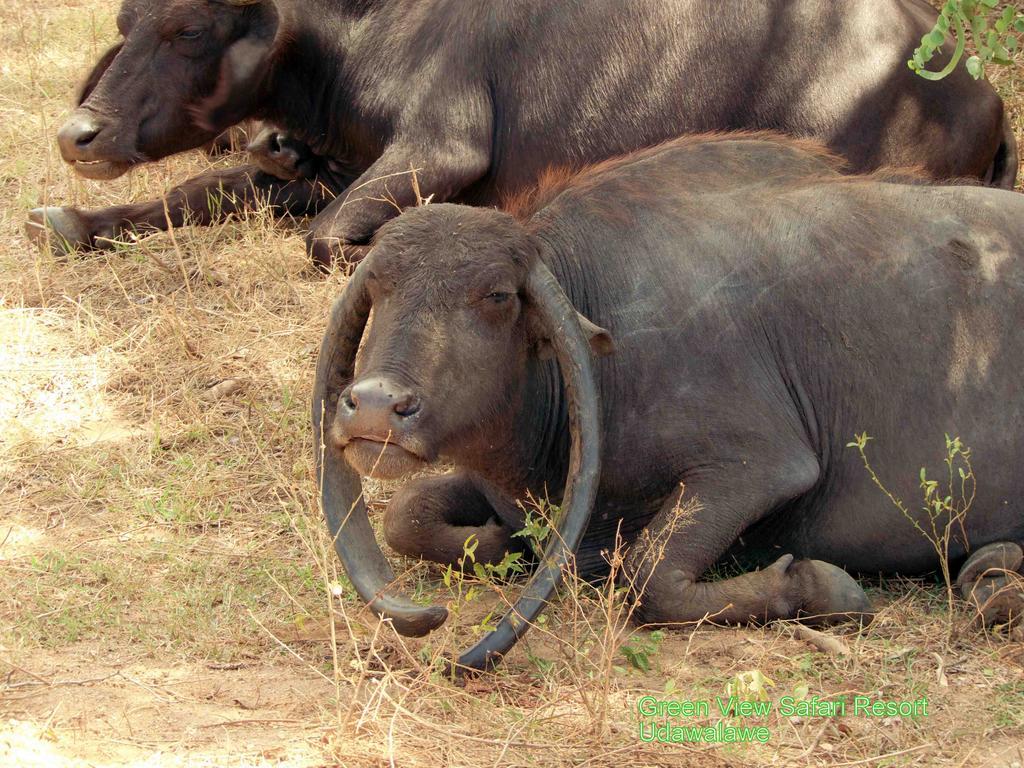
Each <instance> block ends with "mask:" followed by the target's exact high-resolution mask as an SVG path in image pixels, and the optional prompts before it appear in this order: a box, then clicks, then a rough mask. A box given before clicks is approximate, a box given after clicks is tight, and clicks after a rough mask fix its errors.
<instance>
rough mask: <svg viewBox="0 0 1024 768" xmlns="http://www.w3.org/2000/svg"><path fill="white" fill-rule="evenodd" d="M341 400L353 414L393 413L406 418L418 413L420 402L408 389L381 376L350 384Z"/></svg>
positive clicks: (400, 417)
mask: <svg viewBox="0 0 1024 768" xmlns="http://www.w3.org/2000/svg"><path fill="white" fill-rule="evenodd" d="M342 400H343V401H344V405H345V407H346V408H347V409H348V410H349V411H351V412H352V413H353V414H355V413H361V414H363V415H369V414H372V413H378V414H384V413H387V414H389V415H390V414H394V415H395V416H397V417H398V418H399V419H407V418H409V417H410V416H414V415H415V414H417V413H419V411H420V408H421V407H422V403H421V402H420V399H419V398H418V397H416V395H414V394H413V393H412V392H410V391H409V390H408V389H405V388H403V387H400V386H398V385H397V384H395V383H394V382H391V381H388V380H387V379H382V378H376V377H375V378H370V379H365V380H363V381H361V382H359V383H358V384H354V385H352V386H351V387H350V388H349V389H348V390H347V391H346V392H345V394H344V396H343V398H342Z"/></svg>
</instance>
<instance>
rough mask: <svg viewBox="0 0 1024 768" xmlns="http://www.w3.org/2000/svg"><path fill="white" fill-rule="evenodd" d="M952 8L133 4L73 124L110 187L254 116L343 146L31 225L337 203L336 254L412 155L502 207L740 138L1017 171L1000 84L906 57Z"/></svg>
mask: <svg viewBox="0 0 1024 768" xmlns="http://www.w3.org/2000/svg"><path fill="white" fill-rule="evenodd" d="M934 19H935V12H934V10H932V9H931V8H929V7H928V5H927V3H925V2H923V0H849V1H848V2H844V3H838V4H837V3H835V2H832V0H795V1H794V0H765V1H764V2H758V3H751V2H749V0H723V1H720V2H715V3H707V2H700V1H699V0H631V2H628V3H624V2H620V0H589V1H588V2H584V3H580V2H570V1H569V0H521V1H520V2H515V3H509V2H500V3H498V2H493V3H487V2H478V3H467V2H464V0H358V1H357V0H334V1H333V2H328V0H317V1H316V2H305V3H298V2H295V0H188V1H186V0H157V1H154V0H124V3H123V5H122V7H121V11H120V13H119V15H118V28H119V29H120V31H121V32H122V34H123V35H124V40H123V42H121V43H118V44H117V45H116V46H115V47H114V48H113V49H111V50H110V51H109V52H108V53H107V54H106V55H105V56H103V58H102V59H101V60H100V62H99V63H98V64H97V66H96V69H95V71H94V72H93V74H92V75H91V76H90V78H89V86H88V88H87V95H86V96H85V98H84V101H83V102H82V103H81V105H80V106H79V108H78V109H76V110H75V112H74V113H73V114H72V115H71V117H70V119H69V120H68V121H67V122H66V123H65V125H64V127H63V128H61V130H60V133H59V144H60V149H61V154H62V155H63V157H64V159H65V160H67V161H68V162H69V163H72V164H73V165H74V167H75V169H76V170H77V171H78V172H79V173H81V174H82V175H84V176H87V177H89V178H98V179H106V178H112V177H114V176H117V175H119V174H121V173H124V172H125V171H126V170H127V169H129V168H130V167H131V166H133V165H135V164H136V163H140V162H145V161H148V160H154V159H157V158H161V157H165V156H167V155H169V154H172V153H174V152H180V151H182V150H186V149H189V148H192V147H197V146H200V145H201V144H203V143H204V142H207V141H209V140H211V139H212V138H213V137H214V136H216V135H217V134H218V133H219V132H220V131H222V130H224V129H225V128H227V127H228V126H230V125H232V124H234V123H237V122H238V121H240V120H242V119H244V118H247V117H256V118H261V119H264V120H267V121H269V122H271V123H273V124H276V125H279V126H282V127H283V128H284V129H285V130H286V131H287V132H288V134H289V136H290V137H291V141H293V142H300V143H304V144H305V145H306V146H307V147H308V148H309V150H310V151H311V152H313V153H315V154H316V155H317V156H318V157H319V158H321V160H320V162H318V163H316V164H315V165H316V166H317V170H318V171H319V175H317V176H315V177H310V176H308V175H305V174H299V175H298V178H289V179H288V180H286V181H284V182H282V180H280V179H279V178H277V176H275V175H274V174H273V173H270V174H268V173H266V172H264V171H261V170H260V169H259V168H258V167H256V166H247V167H241V168H236V169H233V170H229V171H218V172H214V173H208V174H204V175H202V176H199V177H197V178H195V179H193V180H191V181H189V182H187V183H186V184H185V185H183V186H182V187H180V188H177V189H175V190H173V191H172V192H171V193H170V194H169V196H168V200H167V206H166V209H165V206H164V203H163V201H157V202H155V203H144V204H139V205H127V206H118V207H116V208H110V209H103V210H96V211H83V210H78V209H74V208H50V209H37V210H36V211H33V212H32V214H31V216H30V223H29V232H30V234H31V235H32V236H33V237H36V238H37V239H39V238H41V239H43V240H44V241H45V242H47V243H49V244H50V247H54V248H56V249H57V250H58V251H60V250H63V249H65V248H67V247H76V248H77V247H85V248H88V247H102V246H103V245H104V244H107V243H109V242H110V239H112V238H118V237H120V236H122V235H123V234H124V233H125V232H126V231H131V230H133V229H139V228H142V229H145V228H156V229H164V228H166V227H167V226H168V225H169V224H170V225H174V226H180V225H181V224H183V223H185V222H186V221H190V222H193V223H209V222H210V221H212V220H213V219H214V218H216V217H219V216H221V215H226V214H230V213H233V212H235V211H237V210H238V209H239V208H240V207H246V206H249V205H251V204H252V203H253V202H254V199H256V198H258V199H260V200H261V201H262V200H266V201H269V202H270V204H271V206H272V207H273V208H274V209H276V210H281V211H287V212H289V213H291V214H316V218H315V219H314V220H313V222H312V224H311V228H310V233H309V237H308V247H309V251H310V253H311V254H312V256H313V258H314V259H315V260H316V261H317V262H318V263H320V264H327V263H329V262H330V260H331V259H332V256H333V255H334V254H335V253H336V251H337V250H338V249H339V248H340V247H342V246H348V245H353V244H365V243H367V242H368V241H369V238H370V237H371V236H372V235H373V233H374V232H375V231H376V230H377V228H378V227H379V226H380V225H381V224H383V223H384V222H385V221H387V220H388V219H389V218H391V217H392V216H394V215H395V214H396V213H397V212H398V210H400V209H401V208H403V207H406V206H408V205H410V204H413V203H414V202H415V201H416V199H417V197H416V195H417V191H416V185H415V184H413V183H412V174H411V173H410V169H412V168H415V169H418V173H417V180H418V185H419V192H420V194H422V195H423V196H424V197H432V198H433V200H434V201H435V202H440V201H442V200H456V201H460V202H466V203H470V204H484V205H492V204H495V203H496V202H498V201H499V200H501V199H502V198H503V197H504V196H506V195H509V194H512V193H515V192H517V191H518V190H520V189H523V188H526V187H529V186H531V185H533V184H534V183H535V182H536V181H537V179H538V177H539V174H540V173H541V172H542V171H543V170H544V169H545V168H548V167H550V166H552V165H557V166H573V167H580V166H583V165H586V164H589V163H592V162H597V161H600V160H603V159H606V158H609V157H613V156H617V155H620V154H623V153H626V152H629V151H633V150H635V149H638V148H641V147H646V146H651V145H653V144H656V143H658V142H662V141H665V140H668V139H671V138H674V137H676V136H678V135H681V134H683V133H694V132H705V131H719V130H721V131H727V130H741V129H774V130H779V131H782V132H786V133H791V134H795V135H804V136H811V137H815V138H817V139H819V140H820V141H822V142H824V143H825V144H826V145H827V146H828V147H830V148H831V149H832V150H833V151H835V152H836V153H838V154H840V155H842V156H844V157H845V158H846V159H847V160H848V162H849V163H850V167H851V169H852V170H854V171H867V170H871V169H873V168H876V167H878V166H881V165H901V166H919V167H921V168H922V169H924V170H925V171H926V172H927V173H928V174H930V175H932V176H933V177H936V178H947V177H953V176H973V177H977V178H979V179H982V180H984V181H987V182H989V183H991V184H993V185H996V186H1004V187H1009V186H1012V185H1013V181H1014V177H1015V175H1016V170H1017V162H1016V144H1015V141H1014V137H1013V134H1012V132H1011V131H1010V130H1009V127H1008V125H1009V124H1008V121H1007V120H1006V118H1005V116H1004V111H1003V104H1002V102H1001V100H1000V99H999V97H998V96H997V95H996V93H995V91H994V90H993V89H992V87H991V86H990V85H989V84H988V83H986V82H977V81H974V80H972V79H971V78H970V77H969V76H968V75H967V74H966V73H965V72H964V71H963V68H962V67H961V68H958V70H957V71H956V72H955V73H954V74H953V75H951V76H950V77H949V78H947V79H946V80H945V81H943V82H942V83H941V84H940V85H936V84H934V83H929V82H927V81H925V80H924V79H922V78H920V77H918V76H916V75H915V74H914V73H913V72H911V71H910V70H909V69H908V68H907V66H906V60H907V59H908V57H909V56H910V54H911V51H912V50H913V48H914V46H915V45H916V44H917V42H918V41H919V38H920V37H921V36H922V34H924V33H925V32H927V31H928V30H929V29H930V28H931V26H932V23H933V22H934ZM261 151H262V152H264V154H266V155H267V156H268V157H270V156H271V155H273V154H274V153H275V152H276V149H275V146H274V142H268V143H266V144H265V145H264V146H263V148H262V150H261ZM271 165H275V166H278V167H279V166H280V164H279V163H277V162H276V161H275V160H274V159H273V158H272V157H271ZM306 170H307V171H308V170H310V168H309V167H307V169H306ZM288 175H289V176H291V174H288ZM211 200H212V201H213V203H211V202H210V201H211ZM189 212H190V213H189ZM186 214H189V215H188V216H187V215H186ZM47 222H48V223H49V225H50V228H51V229H52V230H53V234H55V235H57V237H49V236H48V234H47V227H46V223H47ZM350 251H351V252H350V253H349V256H350V257H354V256H355V255H358V253H359V252H360V249H359V248H352V249H350Z"/></svg>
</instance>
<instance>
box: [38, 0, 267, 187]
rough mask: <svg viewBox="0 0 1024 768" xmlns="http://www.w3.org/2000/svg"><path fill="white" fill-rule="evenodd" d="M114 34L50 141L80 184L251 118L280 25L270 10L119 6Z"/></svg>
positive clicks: (152, 1)
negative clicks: (117, 37) (116, 39)
mask: <svg viewBox="0 0 1024 768" xmlns="http://www.w3.org/2000/svg"><path fill="white" fill-rule="evenodd" d="M117 26H118V29H119V30H120V32H121V34H122V36H123V38H124V39H123V40H122V41H121V42H119V43H117V44H116V45H115V46H114V47H112V48H111V49H110V50H109V51H107V53H106V54H104V55H103V56H102V57H101V58H100V60H99V61H98V62H97V64H96V66H95V68H94V69H93V71H92V73H91V74H90V75H89V77H88V78H87V79H86V82H85V84H84V85H83V87H82V90H81V92H80V94H79V104H78V108H77V109H76V110H75V111H74V112H73V113H72V114H71V116H70V117H69V118H68V120H67V122H66V123H65V124H64V126H63V127H62V128H61V129H60V131H59V133H58V135H57V140H58V143H59V145H60V151H61V155H62V156H63V157H64V159H65V160H66V161H67V162H68V163H71V164H72V165H74V167H75V170H76V171H78V172H79V173H81V174H82V175H83V176H86V177H88V178H94V179H111V178H115V177H117V176H119V175H121V174H122V173H124V172H125V171H126V170H128V169H129V168H130V167H131V166H133V165H135V164H136V163H139V162H144V161H146V160H155V159H157V158H161V157H166V156H167V155H171V154H174V153H176V152H182V151H184V150H187V149H194V148H195V147H199V146H201V145H202V144H204V143H206V142H207V141H210V140H211V139H213V138H214V137H215V136H217V134H219V133H220V132H221V131H222V130H224V129H225V128H227V127H229V126H231V125H234V124H235V123H237V122H238V121H239V120H241V119H243V118H245V117H247V116H249V115H250V114H252V112H253V111H254V110H255V108H256V106H257V104H258V103H259V99H260V97H261V91H262V87H263V85H264V84H265V81H266V80H267V76H268V73H269V71H270V68H271V61H272V59H273V55H272V52H273V50H274V43H275V40H276V39H277V38H278V36H279V35H280V33H281V30H280V27H281V17H280V14H279V12H278V9H277V6H276V5H275V4H274V2H272V0H124V3H123V4H122V6H121V10H120V12H119V13H118V16H117Z"/></svg>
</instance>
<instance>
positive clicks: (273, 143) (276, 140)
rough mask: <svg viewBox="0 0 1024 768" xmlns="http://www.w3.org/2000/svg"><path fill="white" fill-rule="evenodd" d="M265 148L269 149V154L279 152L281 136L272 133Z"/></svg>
mask: <svg viewBox="0 0 1024 768" xmlns="http://www.w3.org/2000/svg"><path fill="white" fill-rule="evenodd" d="M267 147H269V149H270V152H271V154H274V155H276V154H277V153H278V152H280V151H281V134H279V133H272V134H270V139H269V140H268V141H267Z"/></svg>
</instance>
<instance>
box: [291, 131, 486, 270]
mask: <svg viewBox="0 0 1024 768" xmlns="http://www.w3.org/2000/svg"><path fill="white" fill-rule="evenodd" d="M489 164H490V149H489V146H488V145H485V144H483V143H480V142H478V143H474V142H457V143H455V144H453V145H452V146H448V147H443V148H436V149H434V150H431V151H424V150H421V149H419V148H418V147H410V146H404V145H401V144H396V145H392V146H390V147H388V148H387V149H386V150H385V151H384V154H382V155H381V156H380V157H379V158H378V159H377V161H376V162H375V163H374V164H373V165H371V166H370V168H369V169H368V170H367V171H366V172H365V173H363V175H361V176H360V177H359V178H357V179H356V180H355V181H354V182H353V183H352V184H351V186H349V187H348V188H347V189H346V190H345V191H344V192H342V193H341V194H339V195H338V197H337V198H336V199H335V200H334V201H333V202H332V203H331V204H330V205H328V206H327V207H326V208H325V209H324V210H323V211H322V212H321V213H320V214H319V215H317V217H316V218H315V219H314V220H313V223H312V225H311V226H310V231H309V234H308V235H307V237H306V250H307V253H308V254H309V257H310V259H311V260H312V262H313V264H315V265H316V266H317V267H319V268H320V269H322V270H325V271H326V270H328V269H330V267H331V265H332V264H333V263H334V260H335V259H336V258H339V257H341V258H343V259H344V260H345V262H346V263H352V262H354V261H358V260H359V259H360V258H362V256H363V254H364V252H365V246H366V245H367V244H368V243H369V241H370V238H371V237H372V236H373V234H374V232H376V231H377V229H378V228H379V227H380V226H382V225H383V224H384V223H385V222H386V221H388V220H389V219H391V218H394V217H395V216H397V215H398V214H399V213H401V212H402V210H403V209H404V208H408V207H409V206H412V205H416V204H417V203H418V202H419V201H420V199H430V200H432V201H433V202H435V203H439V202H443V201H445V200H448V199H450V198H451V197H452V196H454V195H455V194H456V193H457V192H459V190H461V189H463V188H465V187H467V186H469V185H470V184H472V183H473V182H474V181H476V180H477V179H479V178H480V177H481V176H483V175H484V173H486V171H487V168H488V165H489Z"/></svg>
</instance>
